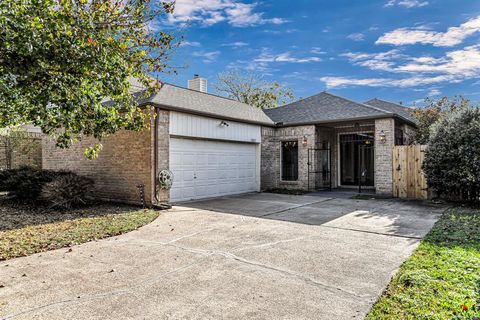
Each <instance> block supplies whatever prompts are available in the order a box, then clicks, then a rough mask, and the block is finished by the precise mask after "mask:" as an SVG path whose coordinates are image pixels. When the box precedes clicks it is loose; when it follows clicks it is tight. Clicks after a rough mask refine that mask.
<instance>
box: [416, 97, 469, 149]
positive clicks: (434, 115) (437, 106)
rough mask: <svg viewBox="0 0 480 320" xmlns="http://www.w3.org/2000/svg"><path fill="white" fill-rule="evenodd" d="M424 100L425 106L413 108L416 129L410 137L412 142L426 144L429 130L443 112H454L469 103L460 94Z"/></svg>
mask: <svg viewBox="0 0 480 320" xmlns="http://www.w3.org/2000/svg"><path fill="white" fill-rule="evenodd" d="M425 102H426V106H425V107H422V108H415V109H414V110H413V115H414V116H415V118H416V119H417V130H416V131H415V133H414V134H413V136H412V137H411V138H410V139H411V141H412V143H414V144H427V143H428V141H429V137H430V130H431V128H432V126H433V125H434V124H435V123H436V122H437V121H439V120H440V119H441V118H442V117H443V116H444V115H445V114H447V113H449V112H454V111H455V110H457V109H459V108H463V107H465V106H468V104H469V101H468V100H467V99H465V98H464V97H462V96H459V97H456V98H454V99H449V98H448V97H444V98H441V99H438V100H432V99H429V98H427V99H426V100H425Z"/></svg>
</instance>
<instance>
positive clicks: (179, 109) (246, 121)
mask: <svg viewBox="0 0 480 320" xmlns="http://www.w3.org/2000/svg"><path fill="white" fill-rule="evenodd" d="M144 105H152V106H155V107H158V108H160V109H164V110H169V111H178V112H183V113H188V114H193V115H197V116H205V117H209V118H215V119H220V120H228V121H236V122H241V123H249V124H256V125H262V126H270V127H274V126H275V123H274V122H273V121H272V122H264V121H255V120H246V119H238V118H234V117H228V116H223V115H219V114H214V113H210V112H202V111H196V110H192V109H187V108H182V107H177V106H171V105H166V104H161V103H158V102H154V101H143V102H141V103H140V106H144Z"/></svg>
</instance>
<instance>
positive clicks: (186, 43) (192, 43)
mask: <svg viewBox="0 0 480 320" xmlns="http://www.w3.org/2000/svg"><path fill="white" fill-rule="evenodd" d="M180 47H200V42H197V41H182V42H181V43H180Z"/></svg>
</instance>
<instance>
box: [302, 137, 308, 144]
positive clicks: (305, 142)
mask: <svg viewBox="0 0 480 320" xmlns="http://www.w3.org/2000/svg"><path fill="white" fill-rule="evenodd" d="M302 144H303V146H306V145H307V144H308V139H307V136H303V140H302Z"/></svg>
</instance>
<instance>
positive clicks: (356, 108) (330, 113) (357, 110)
mask: <svg viewBox="0 0 480 320" xmlns="http://www.w3.org/2000/svg"><path fill="white" fill-rule="evenodd" d="M265 113H266V114H267V115H268V116H269V117H270V118H271V119H272V120H273V121H274V122H276V123H283V125H299V124H313V123H329V122H336V121H348V120H360V119H375V118H385V117H389V116H393V114H392V113H390V112H387V111H384V110H381V109H379V108H375V107H372V106H368V105H365V104H362V103H358V102H354V101H351V100H348V99H345V98H342V97H339V96H336V95H333V94H331V93H327V92H322V93H319V94H317V95H314V96H311V97H309V98H306V99H303V100H300V101H296V102H293V103H290V104H287V105H285V106H282V107H279V108H274V109H267V110H265Z"/></svg>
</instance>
